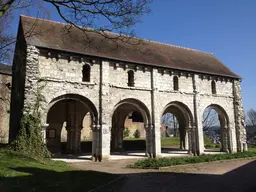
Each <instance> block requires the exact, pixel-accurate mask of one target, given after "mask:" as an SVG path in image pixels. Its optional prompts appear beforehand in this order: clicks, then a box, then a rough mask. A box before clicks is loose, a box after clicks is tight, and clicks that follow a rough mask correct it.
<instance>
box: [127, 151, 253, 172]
mask: <svg viewBox="0 0 256 192" xmlns="http://www.w3.org/2000/svg"><path fill="white" fill-rule="evenodd" d="M249 157H253V158H256V148H249V151H247V152H243V153H234V154H230V153H226V154H216V155H201V156H193V157H176V158H173V157H172V158H168V157H163V158H156V159H143V160H138V161H136V162H135V163H134V164H133V165H128V167H132V168H143V169H145V168H160V167H167V166H173V165H185V164H193V163H203V162H211V161H219V160H229V159H238V158H249Z"/></svg>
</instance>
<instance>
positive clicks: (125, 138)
mask: <svg viewBox="0 0 256 192" xmlns="http://www.w3.org/2000/svg"><path fill="white" fill-rule="evenodd" d="M148 121H149V111H148V109H147V108H146V106H145V105H144V104H143V103H142V102H140V101H138V100H135V99H127V100H123V101H121V102H120V103H119V104H117V105H116V107H115V109H114V112H113V115H112V127H111V154H125V155H132V154H133V153H140V154H141V155H143V156H144V155H145V151H146V154H148V153H150V152H148V150H147V141H146V140H147V133H146V127H147V126H148Z"/></svg>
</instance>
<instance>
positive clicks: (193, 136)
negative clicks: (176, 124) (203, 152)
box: [191, 125, 200, 155]
mask: <svg viewBox="0 0 256 192" xmlns="http://www.w3.org/2000/svg"><path fill="white" fill-rule="evenodd" d="M197 137H198V134H197V128H196V126H195V125H194V126H193V127H192V128H191V139H192V146H191V147H192V153H193V154H194V155H196V154H197V155H200V153H198V148H197V147H198V146H197V139H198V138H197Z"/></svg>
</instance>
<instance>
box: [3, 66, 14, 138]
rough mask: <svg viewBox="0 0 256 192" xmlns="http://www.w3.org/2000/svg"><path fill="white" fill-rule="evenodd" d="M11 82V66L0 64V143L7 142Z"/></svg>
mask: <svg viewBox="0 0 256 192" xmlns="http://www.w3.org/2000/svg"><path fill="white" fill-rule="evenodd" d="M11 80H12V67H11V65H5V64H0V143H7V142H8V135H9V114H10V100H11Z"/></svg>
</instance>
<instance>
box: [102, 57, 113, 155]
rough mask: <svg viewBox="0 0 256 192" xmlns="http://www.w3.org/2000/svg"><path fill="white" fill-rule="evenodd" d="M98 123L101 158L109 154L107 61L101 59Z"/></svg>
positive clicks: (109, 118) (109, 110)
mask: <svg viewBox="0 0 256 192" xmlns="http://www.w3.org/2000/svg"><path fill="white" fill-rule="evenodd" d="M99 103H100V110H99V111H100V124H101V132H100V134H101V135H100V138H101V150H100V153H101V158H102V159H108V158H109V156H110V138H111V130H110V127H111V117H110V114H111V112H112V111H111V110H112V109H110V108H109V62H107V61H102V63H101V69H100V100H99Z"/></svg>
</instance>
